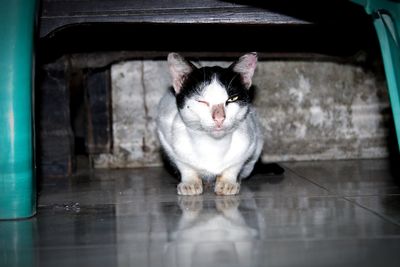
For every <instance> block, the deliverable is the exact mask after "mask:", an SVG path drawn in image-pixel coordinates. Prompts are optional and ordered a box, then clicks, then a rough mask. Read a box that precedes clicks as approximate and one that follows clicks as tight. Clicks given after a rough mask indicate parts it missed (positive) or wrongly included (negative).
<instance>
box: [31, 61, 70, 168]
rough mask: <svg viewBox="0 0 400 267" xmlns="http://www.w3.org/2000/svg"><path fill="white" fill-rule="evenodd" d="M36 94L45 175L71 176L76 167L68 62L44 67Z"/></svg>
mask: <svg viewBox="0 0 400 267" xmlns="http://www.w3.org/2000/svg"><path fill="white" fill-rule="evenodd" d="M40 74H41V75H40V76H39V77H41V79H40V82H39V86H38V91H37V94H36V95H37V96H36V118H37V120H36V121H37V133H38V136H37V146H36V148H37V155H38V156H37V158H38V167H39V173H40V174H41V175H43V176H67V175H71V174H72V173H73V171H74V169H75V155H74V136H73V132H72V128H71V120H70V107H69V103H70V99H69V92H68V77H67V75H66V71H65V64H64V62H63V61H62V60H61V61H58V62H55V63H52V64H48V65H45V66H44V67H43V68H42V69H41V70H40Z"/></svg>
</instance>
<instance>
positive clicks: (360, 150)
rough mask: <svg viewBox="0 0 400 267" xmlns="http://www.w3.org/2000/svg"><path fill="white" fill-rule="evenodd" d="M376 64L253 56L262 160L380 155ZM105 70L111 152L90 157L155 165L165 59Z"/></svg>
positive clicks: (383, 105)
mask: <svg viewBox="0 0 400 267" xmlns="http://www.w3.org/2000/svg"><path fill="white" fill-rule="evenodd" d="M201 64H202V65H215V64H216V65H223V66H226V65H228V64H229V62H201ZM377 70H378V71H368V70H366V69H365V68H363V67H361V66H360V65H352V64H345V63H338V62H327V61H264V62H259V64H258V67H257V69H256V73H255V76H254V84H255V85H257V87H258V88H257V90H256V97H255V102H254V104H255V106H256V107H257V109H258V111H259V114H260V117H261V120H262V124H263V126H264V128H265V146H264V152H263V156H262V158H263V160H264V161H266V162H270V161H289V160H315V159H347V158H379V157H386V156H387V155H388V148H387V147H388V126H387V125H388V124H390V123H388V122H390V120H391V116H390V112H391V111H390V106H389V102H388V96H387V92H386V84H385V79H384V75H383V73H382V71H381V68H377ZM111 73H112V99H113V153H112V154H104V155H99V156H95V157H94V158H93V162H94V166H95V167H137V166H148V165H159V164H160V163H161V162H160V157H159V153H158V151H159V144H158V140H157V137H156V135H155V118H156V107H157V103H158V101H159V99H160V97H161V96H162V94H163V93H164V92H165V90H167V88H168V86H169V85H170V77H169V74H168V71H167V65H166V62H163V61H147V60H146V61H139V60H138V61H130V62H121V63H119V64H115V65H113V66H112V71H111Z"/></svg>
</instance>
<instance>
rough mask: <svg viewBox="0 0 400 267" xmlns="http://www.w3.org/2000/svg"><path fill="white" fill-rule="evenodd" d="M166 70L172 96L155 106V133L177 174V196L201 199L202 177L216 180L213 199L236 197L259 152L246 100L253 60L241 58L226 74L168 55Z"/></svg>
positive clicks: (224, 70)
mask: <svg viewBox="0 0 400 267" xmlns="http://www.w3.org/2000/svg"><path fill="white" fill-rule="evenodd" d="M168 64H169V70H170V73H171V76H172V81H173V82H172V83H173V89H174V90H169V91H167V92H166V94H165V95H164V97H163V98H162V99H161V101H160V104H159V110H158V118H157V133H158V136H159V139H160V142H161V146H162V148H163V150H164V152H165V153H166V155H167V157H168V159H169V160H170V161H171V162H172V163H173V164H174V165H175V166H176V168H177V169H178V170H179V172H180V175H181V183H180V184H179V185H178V187H177V190H178V194H179V195H198V194H201V193H202V192H203V183H202V179H204V178H206V177H207V178H209V177H215V178H216V182H215V189H214V191H215V193H216V194H218V195H235V194H238V193H239V190H240V181H241V179H242V178H246V177H247V176H249V175H250V173H251V171H252V170H253V167H254V164H255V162H256V161H257V159H258V158H259V156H260V153H261V149H262V147H263V136H262V131H261V127H260V124H259V122H258V118H257V115H256V111H255V109H254V107H253V106H252V105H251V103H250V95H249V89H250V87H251V85H252V77H253V74H254V70H255V68H256V64H257V54H256V53H248V54H245V55H243V56H242V57H240V58H239V59H238V60H237V61H236V62H234V63H233V64H232V65H230V66H229V67H228V68H222V67H218V66H215V67H202V68H197V67H196V66H194V65H193V64H192V63H191V62H189V61H187V60H185V59H184V58H183V57H182V56H180V55H179V54H177V53H170V54H169V55H168Z"/></svg>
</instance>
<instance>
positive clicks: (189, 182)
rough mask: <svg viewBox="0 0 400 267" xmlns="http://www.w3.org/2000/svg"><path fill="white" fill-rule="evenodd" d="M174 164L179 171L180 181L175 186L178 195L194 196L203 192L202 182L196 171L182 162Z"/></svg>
mask: <svg viewBox="0 0 400 267" xmlns="http://www.w3.org/2000/svg"><path fill="white" fill-rule="evenodd" d="M176 165H177V167H178V169H179V171H180V173H181V182H180V183H179V184H178V187H177V191H178V195H184V196H194V195H200V194H201V193H203V182H202V180H201V178H200V177H199V175H198V174H197V172H196V171H195V170H193V169H192V168H190V167H188V166H186V165H184V164H181V163H177V164H176Z"/></svg>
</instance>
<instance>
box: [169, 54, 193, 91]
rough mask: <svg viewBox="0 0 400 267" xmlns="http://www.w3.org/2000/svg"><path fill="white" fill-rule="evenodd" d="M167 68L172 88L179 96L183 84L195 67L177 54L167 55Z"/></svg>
mask: <svg viewBox="0 0 400 267" xmlns="http://www.w3.org/2000/svg"><path fill="white" fill-rule="evenodd" d="M168 66H169V72H170V74H171V77H172V86H173V87H174V90H175V92H176V93H177V94H179V92H180V91H181V89H182V85H183V82H184V81H185V79H186V78H187V76H188V75H189V74H190V73H191V72H192V71H193V70H194V69H195V68H196V67H195V66H194V65H193V64H192V63H190V62H189V61H187V60H186V59H185V58H184V57H182V56H181V55H179V54H178V53H169V54H168Z"/></svg>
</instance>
